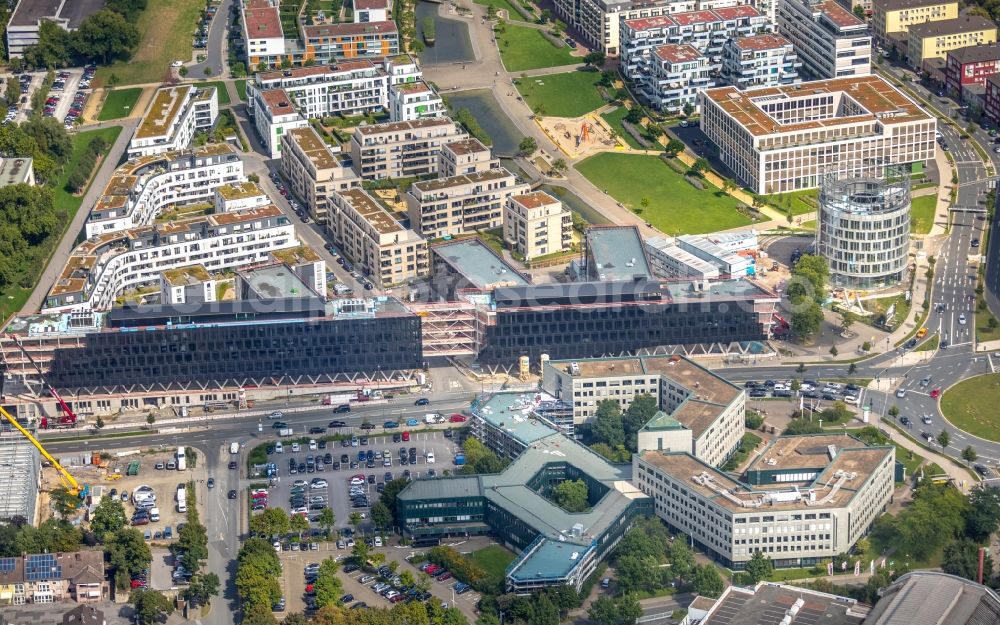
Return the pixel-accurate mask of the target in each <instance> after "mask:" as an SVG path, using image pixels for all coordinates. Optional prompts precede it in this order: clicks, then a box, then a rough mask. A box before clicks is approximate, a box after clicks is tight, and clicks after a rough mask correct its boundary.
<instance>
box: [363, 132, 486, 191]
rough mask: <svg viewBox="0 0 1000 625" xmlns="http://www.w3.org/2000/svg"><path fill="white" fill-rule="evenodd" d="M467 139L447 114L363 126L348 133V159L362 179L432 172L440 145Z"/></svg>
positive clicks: (434, 169) (436, 171)
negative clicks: (349, 143)
mask: <svg viewBox="0 0 1000 625" xmlns="http://www.w3.org/2000/svg"><path fill="white" fill-rule="evenodd" d="M467 138H468V135H467V134H466V133H465V131H464V130H463V129H462V127H461V126H460V125H459V124H458V123H456V122H454V121H452V120H451V119H449V118H447V117H432V118H430V119H419V120H415V121H409V122H387V123H384V124H371V125H363V126H358V127H357V128H355V129H354V134H353V135H351V160H352V162H353V165H354V171H355V172H357V174H358V175H359V176H361V178H362V179H364V180H380V179H384V178H403V177H409V176H423V175H428V174H436V173H438V165H439V155H440V153H441V148H442V146H444V145H446V144H448V143H452V142H454V141H459V140H461V139H467Z"/></svg>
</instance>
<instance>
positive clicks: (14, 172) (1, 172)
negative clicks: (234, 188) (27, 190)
mask: <svg viewBox="0 0 1000 625" xmlns="http://www.w3.org/2000/svg"><path fill="white" fill-rule="evenodd" d="M12 184H29V185H32V186H34V184H35V168H34V163H33V161H32V160H31V159H30V158H26V157H20V156H15V157H12V158H0V187H6V186H8V185H12Z"/></svg>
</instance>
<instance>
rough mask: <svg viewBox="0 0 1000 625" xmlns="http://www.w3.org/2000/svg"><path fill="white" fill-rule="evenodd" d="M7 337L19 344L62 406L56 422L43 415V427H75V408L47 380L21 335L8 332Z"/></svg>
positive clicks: (45, 428) (19, 347)
mask: <svg viewBox="0 0 1000 625" xmlns="http://www.w3.org/2000/svg"><path fill="white" fill-rule="evenodd" d="M7 338H9V339H10V340H12V341H14V344H15V345H17V347H18V349H20V350H21V353H22V354H24V357H25V358H27V359H28V362H30V363H31V365H32V366H33V367H34V368H35V371H37V372H38V378H39V379H40V380H41V381H42V383H43V384H45V386H46V387H47V388H48V389H49V394H50V395H52V397H54V398H55V400H56V401H57V402H59V407H60V408H62V411H63V413H62V415H61V416H60V417H59V419H58V421H56V422H55V423H51V422H49V418H48V417H46V416H43V417H42V424H41V425H42V429H43V430H47V429H49V428H50V427H51V428H75V427H76V422H77V417H76V413H75V412H73V409H72V408H70V407H69V404H67V403H66V402H65V401H63V398H62V396H60V395H59V393H58V392H57V391H56V389H55V388H53V387H52V385H51V384H49V383H48V382H46V381H45V375H44V374H43V373H42V368H41V367H39V366H38V363H37V362H35V359H34V358H32V357H31V354H30V353H29V352H28V350H27V349H26V348H25V347H24V345H23V344H21V337H19V336H17V335H16V334H8V335H7Z"/></svg>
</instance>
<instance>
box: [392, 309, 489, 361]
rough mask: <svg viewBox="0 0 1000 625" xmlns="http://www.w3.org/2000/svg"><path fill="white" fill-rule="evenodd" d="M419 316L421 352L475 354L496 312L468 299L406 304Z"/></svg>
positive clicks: (483, 340)
mask: <svg viewBox="0 0 1000 625" xmlns="http://www.w3.org/2000/svg"><path fill="white" fill-rule="evenodd" d="M407 307H408V308H409V309H410V310H411V311H412V312H413V313H414V314H415V315H417V316H418V317H420V334H421V336H422V337H423V344H424V356H425V357H427V356H476V355H477V354H479V352H480V350H481V349H482V348H483V344H484V342H485V340H486V326H487V325H489V322H490V317H491V316H495V313H493V312H491V311H490V310H488V309H487V308H486V307H485V306H477V305H475V304H473V303H471V302H447V303H444V304H418V303H411V304H407Z"/></svg>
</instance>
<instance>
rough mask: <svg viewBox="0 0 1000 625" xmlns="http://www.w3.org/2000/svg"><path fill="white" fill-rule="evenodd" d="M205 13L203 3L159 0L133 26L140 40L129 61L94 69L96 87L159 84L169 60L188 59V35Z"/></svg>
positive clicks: (190, 40)
mask: <svg viewBox="0 0 1000 625" xmlns="http://www.w3.org/2000/svg"><path fill="white" fill-rule="evenodd" d="M204 10H205V0H160V1H159V2H157V3H156V4H155V5H154V4H152V3H150V5H149V8H148V9H147V10H145V11H143V12H142V14H141V15H140V16H139V20H138V22H137V23H136V27H137V28H138V29H139V33H140V34H141V37H142V39H141V40H140V41H139V46H138V47H137V48H136V52H135V55H134V56H133V57H132V59H131V60H129V61H118V62H115V63H113V64H111V65H110V66H102V67H99V68H98V69H97V84H95V85H94V86H95V87H97V86H104V85H113V84H122V85H138V84H143V83H160V82H163V81H164V79H165V78H166V77H167V76H168V75H169V73H170V63H172V62H173V61H189V60H191V51H192V49H193V48H192V43H193V42H192V34H193V33H194V30H195V26H196V24H197V22H198V18H199V16H200V15H201V13H202V12H203V11H204Z"/></svg>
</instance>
